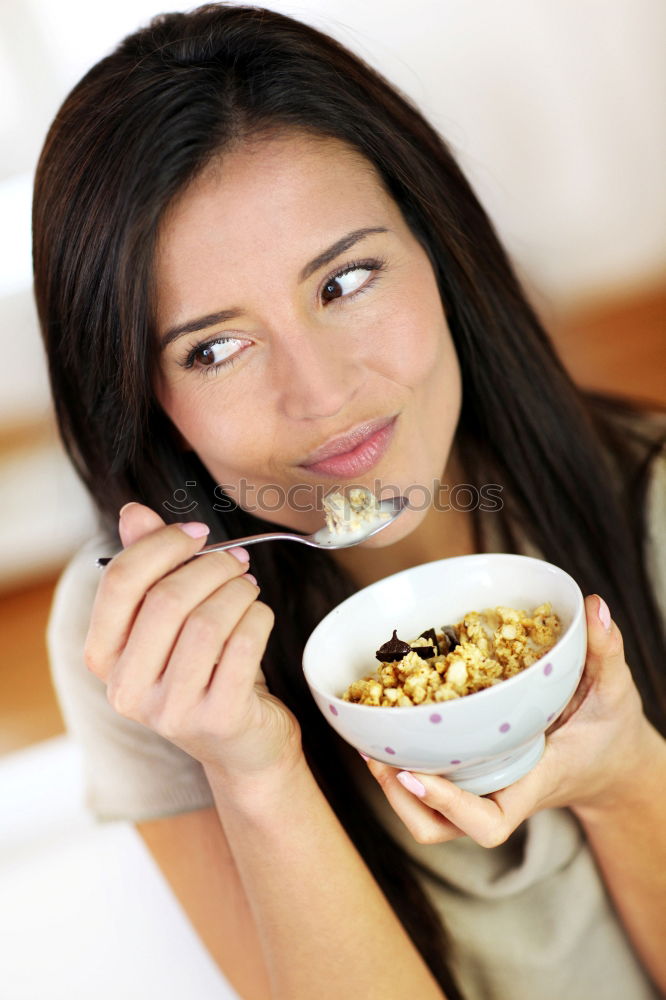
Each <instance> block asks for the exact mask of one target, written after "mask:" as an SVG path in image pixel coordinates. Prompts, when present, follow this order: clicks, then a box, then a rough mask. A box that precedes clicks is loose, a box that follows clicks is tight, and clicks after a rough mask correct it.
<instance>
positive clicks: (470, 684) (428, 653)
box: [341, 603, 561, 707]
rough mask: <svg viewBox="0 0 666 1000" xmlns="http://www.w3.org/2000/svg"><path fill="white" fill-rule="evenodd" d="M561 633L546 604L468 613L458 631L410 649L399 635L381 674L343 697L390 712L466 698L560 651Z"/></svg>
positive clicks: (430, 633) (445, 630) (384, 649)
mask: <svg viewBox="0 0 666 1000" xmlns="http://www.w3.org/2000/svg"><path fill="white" fill-rule="evenodd" d="M560 629H561V623H560V619H559V618H558V616H557V615H556V614H554V613H553V610H552V608H551V605H550V604H549V603H545V604H540V605H539V606H538V607H536V608H535V609H534V610H533V611H532V613H531V614H528V613H527V611H520V610H517V609H516V608H509V607H504V606H499V607H496V608H487V609H486V610H485V611H468V612H467V613H466V614H465V615H464V616H463V618H462V620H461V621H460V622H458V623H457V625H454V626H451V625H446V626H443V627H442V628H440V629H439V630H438V631H437V630H435V629H434V628H430V629H427V630H426V631H425V632H422V633H421V635H420V636H419V637H418V638H417V639H414V640H412V641H411V642H409V643H406V642H403V640H401V639H399V638H398V636H397V630H394V632H393V637H392V638H391V639H389V640H388V642H385V643H384V645H383V646H380V648H379V649H378V650H377V653H376V654H375V655H376V657H377V659H378V660H379V661H380V662H379V666H378V667H377V669H376V671H375V673H374V674H368V675H366V676H365V677H363V678H361V679H360V680H357V681H353V682H352V683H351V684H350V685H349V687H348V688H347V690H346V691H344V693H343V694H342V695H341V697H342V699H343V701H351V702H355V703H357V704H359V705H378V706H384V707H387V706H388V707H390V706H394V705H396V706H407V705H424V704H428V703H431V702H441V701H449V700H450V699H452V698H461V697H463V696H464V695H467V694H473V693H474V692H475V691H481V690H483V688H487V687H491V686H492V685H493V684H499V683H500V681H503V680H507V678H509V677H513V676H514V674H517V673H519V672H520V671H521V670H524V669H525V668H526V667H529V666H530V665H531V664H532V663H534V662H535V661H536V660H538V659H539V658H540V657H542V656H544V655H545V654H546V653H547V652H548V651H549V650H550V649H551V648H552V647H553V646H554V645H555V643H556V642H557V639H558V637H559V632H560Z"/></svg>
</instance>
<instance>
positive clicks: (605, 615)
mask: <svg viewBox="0 0 666 1000" xmlns="http://www.w3.org/2000/svg"><path fill="white" fill-rule="evenodd" d="M597 600H598V601H599V607H598V608H597V614H598V615H599V621H600V622H601V624H602V625H603V627H604V628H605V630H606V631H607V632H610V627H611V613H610V611H609V610H608V605H607V604H606V602H605V601H604V600H603V598H601V597H599V595H598V594H597Z"/></svg>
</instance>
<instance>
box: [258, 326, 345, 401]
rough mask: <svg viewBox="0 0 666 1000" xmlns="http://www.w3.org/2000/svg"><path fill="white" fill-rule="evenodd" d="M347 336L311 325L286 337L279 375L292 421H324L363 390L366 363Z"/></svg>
mask: <svg viewBox="0 0 666 1000" xmlns="http://www.w3.org/2000/svg"><path fill="white" fill-rule="evenodd" d="M343 340H344V337H343V336H341V335H340V334H336V333H335V332H333V331H331V329H326V330H322V329H316V328H313V327H308V328H307V329H305V328H304V329H303V330H302V331H298V332H294V331H293V330H292V331H291V334H290V336H289V337H288V338H283V339H282V341H281V343H280V348H279V351H278V353H279V360H278V358H276V363H275V368H274V372H275V376H276V378H277V384H278V385H279V386H280V387H281V392H280V402H281V408H282V411H283V413H284V414H285V416H287V417H289V419H291V420H323V419H324V418H325V417H334V416H335V415H336V414H338V413H340V412H341V411H344V410H345V409H346V408H347V407H348V404H349V403H350V402H351V401H352V400H353V399H354V397H355V396H356V395H357V394H358V393H359V391H360V389H361V386H362V384H363V380H364V369H363V365H362V364H361V362H360V361H359V359H358V358H356V357H355V356H354V354H353V349H352V348H351V347H350V345H349V344H348V343H347V344H344V343H343Z"/></svg>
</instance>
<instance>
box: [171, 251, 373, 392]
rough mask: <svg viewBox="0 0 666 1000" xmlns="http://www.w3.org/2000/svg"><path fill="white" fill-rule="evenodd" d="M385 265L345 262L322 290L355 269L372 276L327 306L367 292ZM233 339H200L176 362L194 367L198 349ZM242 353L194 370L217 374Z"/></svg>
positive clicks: (228, 366) (239, 352)
mask: <svg viewBox="0 0 666 1000" xmlns="http://www.w3.org/2000/svg"><path fill="white" fill-rule="evenodd" d="M385 267H386V261H385V260H384V259H383V258H381V257H372V258H370V259H366V260H353V261H351V262H350V263H349V264H345V266H344V267H343V268H342V269H341V270H339V271H334V272H333V273H332V274H330V275H329V276H328V277H327V278H325V279H324V281H323V282H322V285H321V288H322V290H323V289H324V288H326V286H327V285H328V284H330V283H331V282H332V281H335V280H336V279H337V278H344V276H345V275H346V274H349V273H350V272H351V271H356V270H364V271H370V272H372V273H373V277H372V278H370V279H369V280H368V281H366V283H365V284H364V285H362V286H361V288H358V289H357V290H356V291H355V292H351V293H350V294H349V295H343V296H341V297H340V298H338V299H331V301H330V302H329V303H327V307H328V306H330V305H332V304H333V303H334V302H349V301H351V299H355V298H356V297H357V296H358V295H362V294H363V292H367V291H368V289H369V288H370V287H371V286H372V285H374V284H375V282H376V281H377V279H378V277H379V273H380V272H381V271H383V270H384V268H385ZM320 294H321V293H320ZM233 339H234V338H233V337H213V339H212V340H205V341H202V342H201V343H200V344H195V345H194V347H193V348H192V349H191V350H190V351H188V353H187V355H186V356H185V358H184V359H183V360H182V361H179V362H178V364H179V365H180V366H181V367H182V368H194V367H195V366H194V360H195V358H196V356H197V354H198V353H199V351H203V350H205V349H206V348H207V347H214V345H215V344H223V343H224V342H225V341H226V340H233ZM242 353H243V352H242V351H238V352H237V353H236V354H232V355H231V357H229V358H226V359H225V360H223V361H218V362H217V364H214V365H201V367H199V368H196V369H195V370H196V371H198V372H199V373H200V374H201V375H217V374H218V372H220V371H221V370H222V369H223V368H231V367H232V366H233V365H235V364H236V362H237V361H239V360H240V356H241V354H242Z"/></svg>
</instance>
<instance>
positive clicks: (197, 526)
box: [178, 521, 210, 538]
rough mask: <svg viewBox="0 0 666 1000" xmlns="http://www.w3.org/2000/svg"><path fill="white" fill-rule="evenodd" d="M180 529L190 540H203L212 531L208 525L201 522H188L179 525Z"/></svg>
mask: <svg viewBox="0 0 666 1000" xmlns="http://www.w3.org/2000/svg"><path fill="white" fill-rule="evenodd" d="M178 527H179V528H180V530H181V531H184V532H185V534H186V535H189V536H190V538H203V536H204V535H207V534H208V532H209V531H210V528H209V527H208V525H207V524H202V523H201V521H186V522H185V523H184V524H179V525H178Z"/></svg>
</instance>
